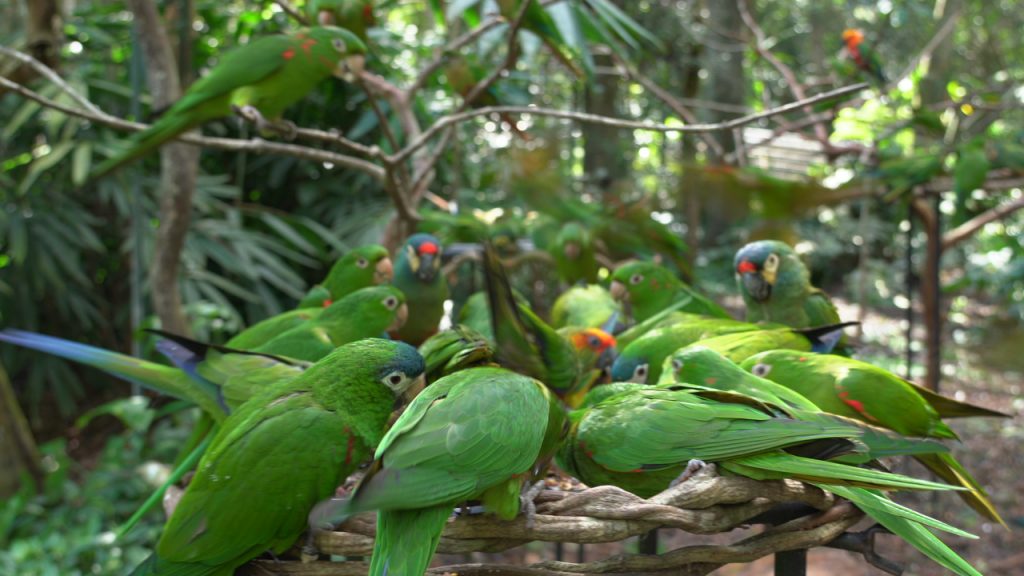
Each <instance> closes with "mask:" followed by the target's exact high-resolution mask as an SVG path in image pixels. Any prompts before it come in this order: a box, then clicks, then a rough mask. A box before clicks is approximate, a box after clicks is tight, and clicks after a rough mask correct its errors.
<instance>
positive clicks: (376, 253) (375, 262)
mask: <svg viewBox="0 0 1024 576" xmlns="http://www.w3.org/2000/svg"><path fill="white" fill-rule="evenodd" d="M394 275H395V274H394V268H393V267H392V265H391V258H389V257H388V250H387V248H385V247H383V246H381V245H380V244H367V245H366V246H360V247H358V248H355V249H353V250H350V251H349V252H348V253H346V254H345V255H344V256H342V257H341V258H339V259H338V261H337V262H335V263H334V265H333V266H331V270H330V272H328V273H327V277H326V278H324V281H323V282H322V283H320V284H317V285H315V286H313V287H312V288H311V289H310V291H309V293H308V294H306V296H305V298H303V299H302V301H300V302H299V305H298V306H296V308H322V307H324V306H330V305H331V303H332V302H334V301H335V300H338V299H340V298H343V297H345V296H347V295H348V294H350V293H352V292H355V291H356V290H359V289H360V288H367V287H369V286H376V285H379V284H387V283H389V282H391V279H392V278H393V277H394Z"/></svg>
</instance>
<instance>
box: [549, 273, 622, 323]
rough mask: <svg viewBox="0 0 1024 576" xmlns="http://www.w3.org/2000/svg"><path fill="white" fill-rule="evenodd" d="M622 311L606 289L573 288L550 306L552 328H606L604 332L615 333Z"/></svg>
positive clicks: (593, 285) (597, 287)
mask: <svg viewBox="0 0 1024 576" xmlns="http://www.w3.org/2000/svg"><path fill="white" fill-rule="evenodd" d="M621 310H622V308H621V306H619V303H618V302H616V301H615V299H614V298H612V295H611V293H610V292H609V291H608V289H607V288H605V287H604V286H601V285H599V284H587V285H585V286H573V287H572V288H569V289H568V290H566V291H565V292H563V293H561V294H560V295H559V296H558V298H556V299H555V303H554V304H553V305H552V306H551V326H552V327H553V328H563V327H565V326H580V327H584V328H603V329H604V331H605V332H614V331H615V328H616V325H617V324H618V321H619V316H620V315H621V314H620V312H621Z"/></svg>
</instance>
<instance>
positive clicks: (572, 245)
mask: <svg viewBox="0 0 1024 576" xmlns="http://www.w3.org/2000/svg"><path fill="white" fill-rule="evenodd" d="M582 251H583V249H582V248H580V245H579V244H577V243H576V242H569V243H568V244H566V245H565V248H563V249H562V253H563V254H565V257H566V258H568V259H570V260H575V259H577V258H579V257H580V253H581V252H582Z"/></svg>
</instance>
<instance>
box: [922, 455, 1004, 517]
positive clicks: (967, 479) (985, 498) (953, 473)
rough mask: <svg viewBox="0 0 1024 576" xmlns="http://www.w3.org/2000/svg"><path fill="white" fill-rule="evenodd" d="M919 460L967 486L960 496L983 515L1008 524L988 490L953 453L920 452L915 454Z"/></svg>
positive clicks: (929, 467) (940, 474) (941, 474)
mask: <svg viewBox="0 0 1024 576" xmlns="http://www.w3.org/2000/svg"><path fill="white" fill-rule="evenodd" d="M915 458H916V459H917V461H918V462H920V463H921V464H922V465H924V467H925V468H927V469H929V470H931V471H932V473H934V474H935V475H936V476H938V477H939V478H942V479H943V480H944V481H946V482H948V483H950V484H952V485H954V486H963V487H964V488H967V490H966V491H963V492H960V498H962V499H963V501H964V502H966V503H967V505H968V506H970V507H971V508H973V509H974V511H975V512H977V513H978V514H981V515H982V516H983V517H985V518H988V519H989V520H992V521H993V522H999V523H1000V524H1002V525H1003V526H1006V522H1005V521H1004V520H1003V518H1002V516H1000V515H999V512H998V511H997V510H996V507H995V504H993V503H992V500H991V499H990V498H989V495H988V492H986V491H985V489H984V488H983V487H982V486H981V484H979V483H978V481H977V480H975V479H974V476H971V473H970V472H968V471H967V470H966V469H965V468H964V467H963V465H961V464H960V463H959V462H957V460H956V458H954V457H953V455H952V454H920V455H917V456H915Z"/></svg>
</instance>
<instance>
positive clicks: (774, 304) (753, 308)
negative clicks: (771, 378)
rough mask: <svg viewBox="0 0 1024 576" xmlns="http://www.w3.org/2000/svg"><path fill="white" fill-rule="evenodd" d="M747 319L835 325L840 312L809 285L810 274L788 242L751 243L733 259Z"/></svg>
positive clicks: (820, 292) (751, 320) (825, 296)
mask: <svg viewBox="0 0 1024 576" xmlns="http://www.w3.org/2000/svg"><path fill="white" fill-rule="evenodd" d="M733 267H734V268H735V270H736V283H737V284H738V285H739V288H740V292H741V293H742V294H743V302H744V303H745V304H746V306H747V321H748V322H777V323H779V324H785V325H786V326H792V327H793V328H808V327H811V326H824V325H827V324H836V323H838V322H839V321H840V320H839V312H838V311H837V310H836V307H835V304H833V303H832V301H831V300H830V299H829V297H828V295H827V294H825V293H824V292H822V291H821V290H819V289H817V288H815V287H814V286H811V273H810V271H809V270H807V266H805V265H804V263H803V262H802V261H801V260H800V257H799V256H798V255H797V253H796V251H794V250H793V249H792V248H791V247H790V246H789V244H786V243H785V242H780V241H778V240H760V241H758V242H751V243H750V244H747V245H746V246H744V247H743V248H740V250H739V251H738V252H737V253H736V258H735V259H734V261H733Z"/></svg>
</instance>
